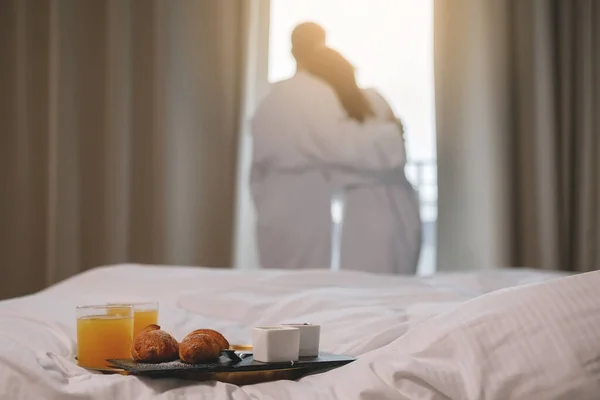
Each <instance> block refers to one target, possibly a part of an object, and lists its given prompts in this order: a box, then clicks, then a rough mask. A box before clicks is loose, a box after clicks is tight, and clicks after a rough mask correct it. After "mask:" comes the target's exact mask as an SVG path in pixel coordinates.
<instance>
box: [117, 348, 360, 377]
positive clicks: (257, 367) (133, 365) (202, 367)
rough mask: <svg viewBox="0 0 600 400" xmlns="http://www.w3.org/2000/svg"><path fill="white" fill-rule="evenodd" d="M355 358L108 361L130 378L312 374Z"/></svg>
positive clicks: (326, 355) (227, 356)
mask: <svg viewBox="0 0 600 400" xmlns="http://www.w3.org/2000/svg"><path fill="white" fill-rule="evenodd" d="M354 360H355V358H353V357H347V356H343V355H336V354H329V353H320V354H319V356H317V357H301V358H300V359H299V360H298V361H287V362H275V363H262V362H259V361H255V360H254V358H253V357H252V354H242V355H241V356H240V357H238V355H236V354H230V353H229V352H228V353H224V354H223V355H222V356H221V357H220V358H219V360H218V361H215V362H212V363H208V364H186V363H183V362H181V361H179V360H177V361H171V362H166V363H160V364H149V363H141V362H137V361H135V360H133V359H130V358H128V359H109V360H107V361H108V362H109V363H111V364H113V365H114V366H116V367H118V368H121V369H123V370H125V371H127V372H128V373H129V374H132V375H160V376H169V375H170V376H175V375H176V374H177V373H186V372H197V373H221V372H224V373H234V372H236V373H237V372H251V371H256V372H259V371H265V372H266V371H280V370H291V369H302V370H303V371H304V373H310V372H316V371H321V370H326V369H331V368H336V367H341V366H342V365H345V364H348V363H350V362H352V361H354Z"/></svg>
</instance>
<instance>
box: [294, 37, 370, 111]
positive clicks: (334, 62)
mask: <svg viewBox="0 0 600 400" xmlns="http://www.w3.org/2000/svg"><path fill="white" fill-rule="evenodd" d="M303 66H304V68H305V69H306V70H307V71H308V72H309V73H311V74H312V75H314V76H316V77H318V78H320V79H322V80H324V81H325V82H327V83H328V84H329V85H330V86H331V87H332V88H333V89H334V90H335V92H336V94H337V96H338V99H339V100H340V102H341V103H342V106H343V107H344V109H345V110H346V113H347V114H348V116H349V117H350V118H352V119H355V120H356V121H359V122H364V121H365V120H366V119H367V118H368V117H371V116H374V112H373V109H372V107H371V104H370V103H369V100H368V99H367V97H366V96H365V94H364V93H363V91H362V89H361V88H360V87H359V86H358V84H357V83H356V76H355V73H354V72H355V69H354V66H353V65H352V64H351V63H350V61H348V60H347V59H346V58H345V57H344V56H342V55H341V54H340V53H339V52H337V51H335V50H333V49H332V48H329V47H325V46H322V47H318V48H315V49H313V51H312V52H310V53H309V54H307V55H306V57H305V59H304V61H303Z"/></svg>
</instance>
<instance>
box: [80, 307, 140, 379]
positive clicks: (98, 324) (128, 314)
mask: <svg viewBox="0 0 600 400" xmlns="http://www.w3.org/2000/svg"><path fill="white" fill-rule="evenodd" d="M76 314H77V364H78V365H79V366H81V367H86V368H106V367H109V366H110V365H109V364H108V363H107V362H106V359H107V358H130V357H131V343H132V341H133V306H131V305H129V306H127V305H119V306H110V305H97V306H96V305H94V306H79V307H77V309H76Z"/></svg>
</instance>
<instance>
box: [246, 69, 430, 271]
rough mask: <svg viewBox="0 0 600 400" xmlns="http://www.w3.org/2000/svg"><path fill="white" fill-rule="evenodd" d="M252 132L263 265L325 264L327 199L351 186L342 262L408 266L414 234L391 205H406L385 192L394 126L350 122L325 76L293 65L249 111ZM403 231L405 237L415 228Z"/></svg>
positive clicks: (400, 150) (391, 181)
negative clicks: (295, 70)
mask: <svg viewBox="0 0 600 400" xmlns="http://www.w3.org/2000/svg"><path fill="white" fill-rule="evenodd" d="M252 134H253V164H252V174H251V190H252V196H253V198H254V203H255V206H256V212H257V227H256V231H257V242H258V250H259V257H260V264H261V266H262V267H263V268H329V267H330V260H331V214H330V200H331V196H332V194H333V193H338V192H340V191H344V192H347V190H346V189H348V188H352V190H351V191H350V192H347V196H346V197H347V199H348V202H347V207H346V210H347V212H346V220H345V222H344V224H345V226H344V233H343V239H342V246H343V248H342V260H343V261H342V263H341V268H342V269H354V270H365V271H372V272H385V273H402V272H405V273H406V272H408V273H412V272H414V266H413V264H415V262H414V260H413V259H414V254H408V253H411V252H412V253H414V252H415V251H414V250H411V251H408V250H407V248H408V247H410V246H409V245H408V244H407V243H411V244H412V243H413V242H415V240H413V239H412V238H411V239H410V240H407V239H406V238H405V237H406V236H407V234H406V233H405V232H400V231H401V229H403V225H406V224H403V223H402V216H401V215H400V216H398V210H401V209H402V208H403V207H404V206H405V205H404V204H398V201H399V200H400V199H401V198H402V196H400V197H398V196H397V194H396V189H391V190H388V189H387V188H388V187H394V188H395V187H398V186H399V185H402V183H401V182H402V181H403V180H405V179H404V173H403V167H404V164H405V162H406V155H405V151H404V142H403V139H402V136H401V134H400V130H399V128H398V126H397V125H396V124H394V123H390V122H385V123H384V122H378V121H372V122H367V123H364V124H359V123H357V122H355V121H353V120H350V119H348V118H347V116H346V113H345V111H344V109H343V108H342V106H341V104H340V103H339V101H338V99H337V96H336V94H335V92H334V91H333V90H332V89H331V88H330V87H329V86H328V85H327V84H326V83H324V82H323V81H321V80H319V79H317V78H315V77H313V76H311V75H310V74H308V73H306V72H298V73H297V74H296V75H295V76H294V77H292V78H290V79H288V80H285V81H282V82H279V83H276V84H275V85H273V87H272V89H271V92H270V93H269V95H267V97H266V98H265V99H264V100H263V101H262V102H261V104H260V105H259V107H258V109H257V111H256V113H255V115H254V118H253V120H252ZM401 201H404V200H401ZM408 203H409V204H407V207H410V208H411V209H412V206H413V202H412V200H411V202H408ZM413 219H414V218H413ZM415 221H418V209H417V218H416V220H415ZM410 223H411V224H413V223H414V221H413V220H411V222H410ZM404 228H406V226H404ZM409 229H410V231H411V233H410V234H408V236H411V235H412V234H413V231H414V230H415V229H416V230H419V231H420V227H417V228H414V227H412V225H411V227H409ZM361 232H362V233H361ZM419 239H420V237H419ZM417 242H418V240H417ZM413 247H414V246H413ZM397 249H402V253H403V254H397V253H398V251H397ZM416 252H417V254H418V249H417V250H416ZM404 253H406V254H404ZM417 257H418V256H417ZM415 265H416V264H415Z"/></svg>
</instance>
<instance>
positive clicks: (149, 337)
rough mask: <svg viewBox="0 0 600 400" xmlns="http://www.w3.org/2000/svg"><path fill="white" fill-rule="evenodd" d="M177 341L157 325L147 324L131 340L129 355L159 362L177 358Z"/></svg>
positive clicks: (142, 359) (138, 359)
mask: <svg viewBox="0 0 600 400" xmlns="http://www.w3.org/2000/svg"><path fill="white" fill-rule="evenodd" d="M178 354H179V343H177V340H175V338H174V337H173V336H171V335H169V334H168V333H167V332H165V331H163V330H161V329H160V326H158V325H148V326H147V327H146V328H144V330H143V331H142V332H140V333H139V334H138V335H137V336H136V337H135V339H134V340H133V345H132V347H131V355H132V357H133V359H134V360H136V361H140V362H146V363H161V362H168V361H173V360H176V359H177V356H178Z"/></svg>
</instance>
